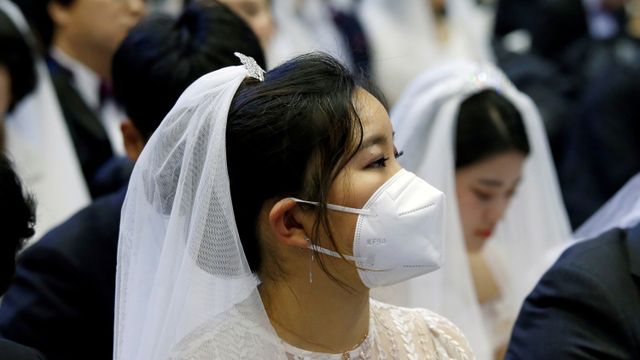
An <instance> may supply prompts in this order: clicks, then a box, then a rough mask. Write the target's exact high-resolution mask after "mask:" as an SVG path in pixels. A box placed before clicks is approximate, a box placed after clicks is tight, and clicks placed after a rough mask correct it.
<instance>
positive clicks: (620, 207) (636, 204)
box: [573, 174, 640, 240]
mask: <svg viewBox="0 0 640 360" xmlns="http://www.w3.org/2000/svg"><path fill="white" fill-rule="evenodd" d="M638 221H640V174H637V175H635V176H634V177H632V178H631V179H630V180H629V181H627V183H626V184H625V185H624V186H623V187H622V189H620V190H619V191H618V192H617V193H616V194H615V195H614V196H613V197H612V198H611V199H609V200H608V201H607V202H606V203H605V204H604V205H603V206H602V207H601V208H600V209H599V210H598V211H597V212H596V213H595V214H594V215H593V216H591V218H589V220H587V221H586V222H585V223H584V224H582V226H580V227H579V228H578V230H576V232H575V233H574V234H573V237H574V238H575V239H576V240H587V239H593V238H595V237H597V236H598V235H600V234H603V233H605V232H607V231H609V230H611V229H613V228H620V229H628V228H631V227H633V226H634V225H636V224H637V223H638Z"/></svg>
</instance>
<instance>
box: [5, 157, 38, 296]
mask: <svg viewBox="0 0 640 360" xmlns="http://www.w3.org/2000/svg"><path fill="white" fill-rule="evenodd" d="M34 225H35V212H34V201H33V199H32V198H31V197H30V196H26V195H25V194H24V193H23V189H22V185H21V184H20V180H19V179H18V176H17V175H16V173H15V171H14V170H13V168H12V166H11V163H10V161H9V159H7V157H6V156H5V155H4V154H2V153H0V228H2V235H1V237H2V240H1V241H0V256H2V259H1V260H0V294H3V293H4V292H5V290H6V289H7V287H8V285H9V282H10V280H11V278H12V277H13V274H14V272H15V256H16V252H17V251H18V250H20V248H22V246H23V244H24V241H25V240H26V239H28V238H30V237H31V236H33V233H34V229H33V227H34Z"/></svg>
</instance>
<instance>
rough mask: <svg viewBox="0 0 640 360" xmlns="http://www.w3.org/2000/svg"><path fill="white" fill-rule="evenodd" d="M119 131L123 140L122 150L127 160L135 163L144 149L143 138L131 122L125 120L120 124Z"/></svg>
mask: <svg viewBox="0 0 640 360" xmlns="http://www.w3.org/2000/svg"><path fill="white" fill-rule="evenodd" d="M120 131H121V132H122V138H123V140H124V150H125V151H126V153H127V156H128V157H129V159H131V160H133V161H136V160H138V157H139V156H140V154H141V153H142V149H143V148H144V144H145V142H144V138H143V137H142V134H140V131H138V129H137V128H136V127H135V125H133V123H132V122H131V120H129V119H127V120H125V121H123V122H122V124H120Z"/></svg>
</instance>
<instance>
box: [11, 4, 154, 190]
mask: <svg viewBox="0 0 640 360" xmlns="http://www.w3.org/2000/svg"><path fill="white" fill-rule="evenodd" d="M16 3H17V5H18V6H20V8H21V9H22V11H23V13H24V14H25V16H26V18H27V19H28V20H29V21H30V22H31V23H32V25H33V27H34V28H35V30H36V33H37V34H38V35H39V38H40V39H41V40H42V42H43V47H44V48H45V49H48V51H47V54H46V56H47V64H48V65H49V70H50V73H51V79H52V81H53V86H54V89H55V91H56V94H57V97H58V101H59V103H60V107H61V109H62V113H63V116H64V119H65V122H66V125H67V130H68V132H69V135H70V138H71V141H72V143H73V146H74V148H75V152H76V155H77V157H78V160H79V163H80V167H81V170H82V173H83V175H84V179H85V182H86V184H87V187H88V189H89V192H90V193H91V195H92V197H93V198H96V197H98V196H100V195H103V194H105V193H108V192H110V191H114V190H116V189H117V188H118V187H120V186H122V184H123V182H124V181H126V178H127V177H128V173H127V170H129V171H130V166H129V167H127V164H128V163H127V162H126V161H123V156H119V155H124V150H123V148H122V137H121V134H120V133H119V130H118V129H119V126H120V123H121V122H122V121H123V120H124V117H125V116H124V114H123V113H122V111H120V110H119V109H118V108H117V106H116V105H115V102H114V101H113V100H111V98H110V97H109V91H108V89H110V83H111V59H112V57H113V54H114V52H115V51H116V49H117V47H118V45H119V44H120V43H121V42H122V40H123V39H124V37H125V36H126V34H127V32H128V31H129V29H130V28H131V27H132V26H133V25H135V24H136V23H137V22H138V20H139V19H140V17H141V16H142V15H143V13H144V9H145V6H144V0H125V1H122V0H20V1H16ZM123 173H124V174H123ZM114 187H115V188H114Z"/></svg>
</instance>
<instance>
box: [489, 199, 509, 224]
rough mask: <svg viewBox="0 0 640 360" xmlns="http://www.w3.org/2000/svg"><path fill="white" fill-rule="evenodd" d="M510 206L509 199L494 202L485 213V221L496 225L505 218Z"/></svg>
mask: <svg viewBox="0 0 640 360" xmlns="http://www.w3.org/2000/svg"><path fill="white" fill-rule="evenodd" d="M508 205H509V199H500V200H496V201H494V202H492V203H491V204H490V205H489V206H488V207H487V209H486V211H485V216H484V217H485V219H484V220H485V221H486V222H487V223H489V224H492V225H495V224H496V223H497V222H499V221H500V220H501V219H502V217H503V216H504V213H505V211H506V210H507V206H508Z"/></svg>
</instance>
